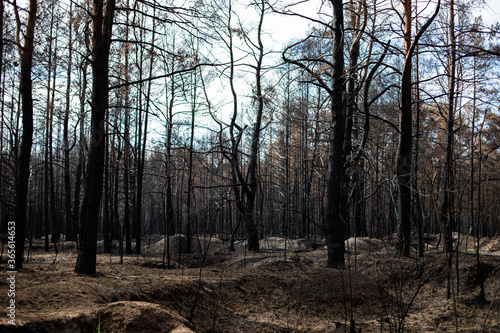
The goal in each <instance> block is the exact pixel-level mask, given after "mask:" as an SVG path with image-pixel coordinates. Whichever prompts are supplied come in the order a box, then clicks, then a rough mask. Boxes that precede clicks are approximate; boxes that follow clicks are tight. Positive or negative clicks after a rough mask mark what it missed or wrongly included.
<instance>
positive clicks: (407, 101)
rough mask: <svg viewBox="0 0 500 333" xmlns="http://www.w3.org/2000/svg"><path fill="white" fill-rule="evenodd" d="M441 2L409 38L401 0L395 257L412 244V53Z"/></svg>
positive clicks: (408, 18) (407, 12) (408, 19)
mask: <svg viewBox="0 0 500 333" xmlns="http://www.w3.org/2000/svg"><path fill="white" fill-rule="evenodd" d="M440 4H441V1H440V0H438V3H437V6H436V11H435V12H434V14H433V15H432V16H431V17H430V18H429V19H428V20H427V22H426V23H425V24H424V25H423V26H422V27H421V28H420V30H419V31H418V33H417V35H416V36H415V38H414V39H413V41H412V36H411V31H412V29H411V0H405V1H404V45H405V47H404V57H405V59H404V66H403V73H402V76H401V87H400V98H401V103H400V108H401V119H400V124H399V127H400V128H399V146H398V151H397V155H396V163H395V164H396V176H397V183H398V188H399V200H398V203H397V204H398V208H397V210H398V214H397V219H398V221H397V222H398V235H397V239H396V249H395V253H394V254H395V256H400V257H401V256H405V257H408V256H410V245H411V204H412V202H411V200H412V187H411V185H412V171H413V168H412V156H411V155H412V139H413V138H412V126H413V125H412V100H411V87H412V77H411V70H412V56H413V53H414V51H415V47H416V45H417V43H418V40H419V39H420V37H421V36H422V34H423V33H424V32H425V30H427V28H428V27H429V25H430V24H431V23H432V21H434V19H435V18H436V16H437V14H438V12H439V7H440Z"/></svg>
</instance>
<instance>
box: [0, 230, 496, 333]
mask: <svg viewBox="0 0 500 333" xmlns="http://www.w3.org/2000/svg"><path fill="white" fill-rule="evenodd" d="M456 237H458V235H456ZM438 239H439V237H438V236H435V235H428V236H427V237H426V250H427V251H426V252H425V254H424V257H422V258H420V257H418V256H417V255H416V253H412V256H411V257H410V258H401V259H400V258H393V256H392V253H393V245H392V244H391V242H390V241H388V240H385V241H383V240H376V239H364V238H358V239H349V240H347V241H346V245H347V251H346V262H347V268H346V269H344V270H338V269H330V268H326V267H325V264H326V247H324V246H322V242H321V241H320V240H318V241H316V242H313V241H312V240H287V241H286V242H285V241H284V239H282V238H276V237H273V238H268V239H265V240H262V242H261V247H262V249H261V252H258V253H254V252H246V251H245V244H244V242H238V243H237V244H236V252H233V253H231V252H229V251H228V247H229V244H228V243H226V242H223V241H222V240H219V239H215V238H213V239H212V240H210V241H208V239H207V238H200V239H199V240H198V239H196V241H195V242H194V243H196V244H197V245H195V251H194V254H191V255H187V254H181V255H180V256H179V255H178V253H176V251H175V250H176V249H178V248H181V249H182V247H183V246H184V241H185V238H183V236H176V237H173V238H172V239H171V242H170V243H171V244H170V245H171V252H172V262H171V267H170V268H168V267H167V266H166V265H164V262H163V249H164V245H165V244H164V241H163V240H162V239H161V238H157V237H156V238H155V237H152V238H151V239H147V240H145V241H144V243H145V244H147V245H146V246H145V247H144V250H143V254H141V255H126V256H124V258H123V264H121V263H120V256H118V255H116V254H112V255H109V254H99V255H98V258H97V260H98V265H97V271H98V273H97V274H96V275H94V276H85V275H79V274H76V273H74V272H73V270H74V266H75V262H76V249H75V248H74V245H73V244H72V243H66V244H64V249H62V251H61V252H59V254H58V255H57V256H56V255H55V254H54V253H53V252H52V253H45V252H43V249H42V243H35V251H34V253H32V254H30V261H29V262H27V263H25V265H24V268H23V269H22V270H19V271H18V272H17V274H16V295H15V302H16V326H12V325H10V324H9V323H8V320H9V318H8V317H7V308H6V306H7V305H8V304H9V303H8V302H9V298H8V296H7V294H8V293H7V289H8V287H9V285H8V283H7V280H6V277H7V268H6V265H5V254H4V256H3V264H2V266H1V271H0V274H1V276H2V278H1V280H0V304H2V305H1V309H2V310H1V314H0V332H75V333H76V332H82V333H83V332H177V333H179V332H359V331H361V332H391V331H395V332H396V331H403V330H404V331H408V332H436V331H438V332H448V331H460V332H480V331H481V330H484V331H485V332H500V306H499V304H500V291H499V290H500V239H499V238H490V239H482V240H481V242H480V256H479V259H480V262H481V266H480V267H481V269H480V270H478V265H477V257H476V255H475V250H474V249H475V247H474V246H475V245H476V242H475V241H474V239H472V238H471V239H467V238H466V237H465V236H462V235H461V236H460V239H459V240H460V252H459V256H458V263H459V264H458V267H457V266H456V260H457V259H456V257H455V256H454V257H453V258H452V260H451V261H452V266H451V277H452V278H451V280H450V285H451V286H452V288H451V289H450V293H449V295H448V288H447V286H448V278H447V277H448V272H449V268H448V265H447V262H448V261H447V258H446V255H445V254H444V253H443V252H442V249H441V248H440V249H436V246H437V245H438ZM457 241H458V238H457ZM465 243H467V244H465ZM285 245H286V247H285ZM202 249H205V250H206V249H208V251H201V250H202ZM285 249H286V250H285ZM114 252H117V251H116V250H114ZM201 252H205V254H202V253H201ZM481 275H482V276H483V278H484V281H485V299H481V298H479V296H478V295H479V291H480V283H479V282H480V276H481ZM448 296H449V297H448Z"/></svg>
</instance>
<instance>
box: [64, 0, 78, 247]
mask: <svg viewBox="0 0 500 333" xmlns="http://www.w3.org/2000/svg"><path fill="white" fill-rule="evenodd" d="M69 17H70V18H69V23H68V28H69V41H68V44H69V51H68V52H69V53H68V68H67V71H66V76H67V81H66V108H65V110H64V121H63V150H64V213H65V224H66V240H70V241H73V240H76V232H75V229H74V227H73V211H72V209H71V176H70V165H69V153H70V148H69V140H68V123H69V111H70V102H71V101H70V98H71V95H70V92H71V66H72V60H73V45H72V43H73V28H72V22H73V3H72V2H71V3H70V7H69Z"/></svg>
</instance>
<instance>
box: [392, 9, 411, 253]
mask: <svg viewBox="0 0 500 333" xmlns="http://www.w3.org/2000/svg"><path fill="white" fill-rule="evenodd" d="M404 19H405V26H404V39H405V40H404V43H405V49H404V55H405V62H404V67H403V74H402V76H401V87H400V95H401V104H400V108H401V119H400V125H399V126H400V132H399V146H398V151H397V155H396V176H397V181H398V188H399V200H398V214H397V216H398V219H399V221H398V222H399V223H398V236H397V240H396V252H397V253H396V254H397V255H398V256H405V257H409V256H410V244H411V239H410V236H411V198H412V195H411V172H412V161H411V153H412V110H411V104H412V103H411V79H412V78H411V67H412V61H411V57H412V54H411V52H410V47H411V31H412V29H411V0H405V2H404Z"/></svg>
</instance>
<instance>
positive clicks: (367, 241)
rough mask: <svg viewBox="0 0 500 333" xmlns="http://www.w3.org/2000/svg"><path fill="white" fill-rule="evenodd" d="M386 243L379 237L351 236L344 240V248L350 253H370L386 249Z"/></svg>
mask: <svg viewBox="0 0 500 333" xmlns="http://www.w3.org/2000/svg"><path fill="white" fill-rule="evenodd" d="M386 248H387V244H385V243H384V242H383V241H381V240H379V239H373V238H362V237H357V238H354V237H351V238H349V239H348V240H346V241H345V249H346V251H349V252H350V253H352V254H371V253H373V252H377V251H380V250H382V249H386Z"/></svg>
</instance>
